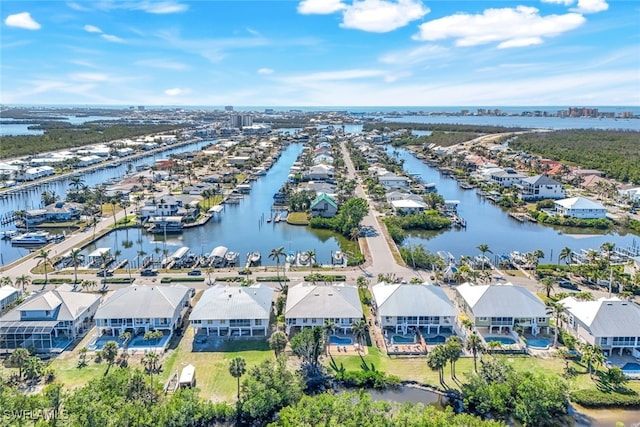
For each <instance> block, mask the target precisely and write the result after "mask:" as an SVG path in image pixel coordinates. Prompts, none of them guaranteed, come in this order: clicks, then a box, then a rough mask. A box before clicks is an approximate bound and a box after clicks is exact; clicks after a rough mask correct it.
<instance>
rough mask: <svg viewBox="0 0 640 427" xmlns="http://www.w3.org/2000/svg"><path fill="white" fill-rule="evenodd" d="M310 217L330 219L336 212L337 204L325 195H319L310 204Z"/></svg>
mask: <svg viewBox="0 0 640 427" xmlns="http://www.w3.org/2000/svg"><path fill="white" fill-rule="evenodd" d="M310 209H311V216H320V217H323V218H332V217H334V216H335V215H336V213H337V212H338V204H337V203H336V202H335V200H333V199H332V198H331V197H329V195H327V193H320V194H318V195H317V196H316V198H315V200H314V201H313V202H311V206H310Z"/></svg>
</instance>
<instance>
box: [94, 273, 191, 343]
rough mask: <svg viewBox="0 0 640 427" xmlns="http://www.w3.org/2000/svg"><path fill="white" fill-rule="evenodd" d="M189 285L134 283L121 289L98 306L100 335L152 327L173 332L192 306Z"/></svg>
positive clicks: (97, 322)
mask: <svg viewBox="0 0 640 427" xmlns="http://www.w3.org/2000/svg"><path fill="white" fill-rule="evenodd" d="M189 294H190V290H189V288H187V287H185V286H182V285H172V286H146V285H131V286H128V287H126V288H121V289H118V290H117V291H115V292H114V294H113V295H112V296H111V297H109V299H107V300H106V301H105V302H104V303H103V304H102V305H101V306H100V308H98V310H97V312H96V315H95V319H96V326H97V328H98V334H99V335H103V334H111V335H114V336H119V335H120V334H122V333H123V332H126V331H129V332H132V333H133V335H137V334H140V333H145V332H148V331H150V330H164V331H168V332H169V333H172V332H173V331H174V330H175V329H176V328H178V327H180V326H181V322H182V320H183V316H184V314H185V312H186V310H187V308H188V306H189Z"/></svg>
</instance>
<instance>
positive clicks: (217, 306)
mask: <svg viewBox="0 0 640 427" xmlns="http://www.w3.org/2000/svg"><path fill="white" fill-rule="evenodd" d="M272 301H273V289H271V288H270V287H268V286H264V285H260V284H258V285H252V286H245V287H237V286H222V285H216V286H213V287H211V288H209V289H207V290H206V291H204V293H203V294H202V296H201V297H200V300H199V301H198V303H197V304H196V306H195V307H194V308H193V311H192V312H191V315H190V316H189V319H190V322H191V326H193V327H194V328H195V329H196V330H197V332H203V333H206V334H207V335H210V334H213V335H216V336H234V335H237V336H243V335H249V336H254V335H261V336H266V335H267V332H268V327H269V317H270V316H271V305H272Z"/></svg>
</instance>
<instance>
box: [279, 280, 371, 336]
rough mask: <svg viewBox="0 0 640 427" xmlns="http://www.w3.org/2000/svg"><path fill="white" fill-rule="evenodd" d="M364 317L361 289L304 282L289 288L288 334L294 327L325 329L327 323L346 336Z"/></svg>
mask: <svg viewBox="0 0 640 427" xmlns="http://www.w3.org/2000/svg"><path fill="white" fill-rule="evenodd" d="M362 315H363V312H362V305H361V304H360V296H359V295H358V288H357V287H355V286H353V285H348V284H339V285H318V284H313V283H306V282H303V283H300V284H298V285H296V286H292V287H290V288H289V292H288V294H287V305H286V308H285V314H284V317H285V322H286V325H287V332H289V331H290V329H291V327H300V328H304V327H305V326H306V327H313V326H322V325H324V321H325V320H327V321H331V322H333V323H334V324H335V325H336V327H337V328H338V329H342V331H343V332H345V333H346V332H347V331H348V330H350V329H351V324H352V323H354V322H356V321H358V320H361V319H362Z"/></svg>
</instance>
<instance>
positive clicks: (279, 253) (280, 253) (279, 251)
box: [269, 246, 286, 287]
mask: <svg viewBox="0 0 640 427" xmlns="http://www.w3.org/2000/svg"><path fill="white" fill-rule="evenodd" d="M285 257H286V255H285V253H284V246H280V247H279V248H275V249H271V252H270V253H269V259H271V260H274V261H275V262H276V275H277V276H278V283H280V258H285ZM280 286H281V287H282V284H280Z"/></svg>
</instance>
